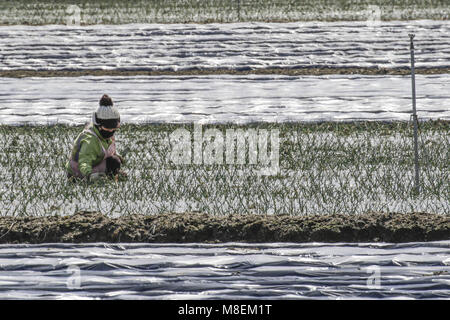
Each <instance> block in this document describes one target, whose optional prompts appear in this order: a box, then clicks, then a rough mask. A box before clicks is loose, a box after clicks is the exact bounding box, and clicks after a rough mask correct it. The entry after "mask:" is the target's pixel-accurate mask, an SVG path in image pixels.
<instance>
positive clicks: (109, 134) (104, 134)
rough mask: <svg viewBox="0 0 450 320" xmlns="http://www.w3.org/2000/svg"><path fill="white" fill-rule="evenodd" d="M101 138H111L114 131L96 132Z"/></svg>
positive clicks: (101, 130)
mask: <svg viewBox="0 0 450 320" xmlns="http://www.w3.org/2000/svg"><path fill="white" fill-rule="evenodd" d="M98 132H100V134H101V135H102V137H103V138H105V139H108V138H111V137H112V136H113V135H114V131H106V130H103V129H100V130H98Z"/></svg>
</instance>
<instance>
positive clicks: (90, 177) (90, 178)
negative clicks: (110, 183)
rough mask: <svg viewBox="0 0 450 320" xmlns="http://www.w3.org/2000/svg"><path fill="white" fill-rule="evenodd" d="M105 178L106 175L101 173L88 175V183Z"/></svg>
mask: <svg viewBox="0 0 450 320" xmlns="http://www.w3.org/2000/svg"><path fill="white" fill-rule="evenodd" d="M103 177H106V174H105V173H103V172H93V173H91V174H90V175H88V181H97V180H100V179H101V178H103Z"/></svg>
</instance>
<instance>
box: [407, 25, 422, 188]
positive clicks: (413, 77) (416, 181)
mask: <svg viewBox="0 0 450 320" xmlns="http://www.w3.org/2000/svg"><path fill="white" fill-rule="evenodd" d="M409 39H410V50H411V85H412V106H413V110H412V111H413V114H412V118H413V124H414V171H415V179H414V189H415V192H416V194H417V195H418V194H419V191H420V179H419V149H418V145H417V127H418V120H417V112H416V75H415V70H414V34H412V33H410V34H409Z"/></svg>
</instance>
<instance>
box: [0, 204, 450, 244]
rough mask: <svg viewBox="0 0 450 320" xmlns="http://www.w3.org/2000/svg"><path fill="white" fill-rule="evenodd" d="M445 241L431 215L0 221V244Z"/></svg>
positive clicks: (444, 224) (89, 215)
mask: <svg viewBox="0 0 450 320" xmlns="http://www.w3.org/2000/svg"><path fill="white" fill-rule="evenodd" d="M439 240H450V217H449V216H447V215H442V214H433V213H424V212H416V213H408V214H404V213H376V212H374V213H366V214H359V215H355V214H335V215H306V216H288V215H261V214H251V215H238V214H230V215H228V216H214V215H210V214H206V213H166V214H160V215H144V214H141V215H128V216H122V217H118V218H113V217H110V216H107V215H104V214H102V213H99V212H89V211H82V212H77V213H75V214H73V215H68V216H41V217H0V243H3V244H5V243H31V244H37V243H64V242H65V243H92V242H111V243H115V242H130V243H131V242H147V243H149V242H155V243H158V242H159V243H189V242H202V243H222V242H253V243H256V242H395V243H399V242H416V241H417V242H423V241H439Z"/></svg>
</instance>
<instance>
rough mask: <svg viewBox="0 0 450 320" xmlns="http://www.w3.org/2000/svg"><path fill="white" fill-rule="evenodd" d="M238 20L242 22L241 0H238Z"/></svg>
mask: <svg viewBox="0 0 450 320" xmlns="http://www.w3.org/2000/svg"><path fill="white" fill-rule="evenodd" d="M237 12H238V22H241V0H237Z"/></svg>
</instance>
